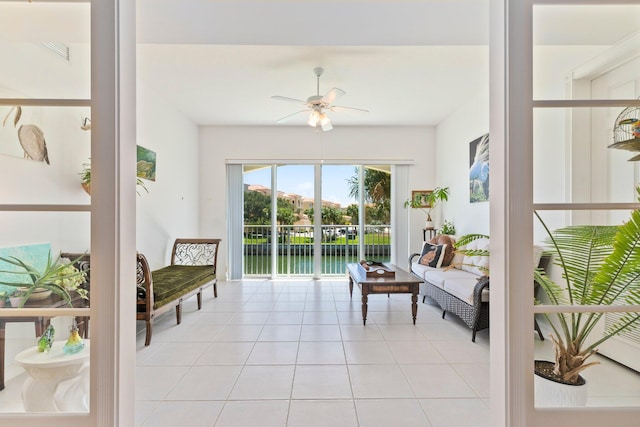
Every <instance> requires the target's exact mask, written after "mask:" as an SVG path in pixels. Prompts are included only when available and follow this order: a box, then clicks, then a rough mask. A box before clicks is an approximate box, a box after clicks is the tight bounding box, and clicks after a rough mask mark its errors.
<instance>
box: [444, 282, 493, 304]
mask: <svg viewBox="0 0 640 427" xmlns="http://www.w3.org/2000/svg"><path fill="white" fill-rule="evenodd" d="M479 279H480V278H479V277H478V276H475V277H469V278H456V279H450V280H445V281H444V287H443V289H444V290H445V291H446V292H448V293H450V294H451V295H453V296H455V297H457V298H459V299H461V300H462V301H464V302H466V303H467V304H471V305H473V289H474V288H475V286H476V284H477V283H478V280H479ZM487 301H489V288H485V289H484V290H483V291H482V302H487Z"/></svg>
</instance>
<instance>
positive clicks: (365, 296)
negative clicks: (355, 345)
mask: <svg viewBox="0 0 640 427" xmlns="http://www.w3.org/2000/svg"><path fill="white" fill-rule="evenodd" d="M368 295H369V289H368V287H367V286H366V285H365V284H362V324H363V325H366V324H367V301H369V296H368Z"/></svg>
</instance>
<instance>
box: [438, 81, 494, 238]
mask: <svg viewBox="0 0 640 427" xmlns="http://www.w3.org/2000/svg"><path fill="white" fill-rule="evenodd" d="M487 132H489V92H488V82H487V88H486V89H485V90H483V91H481V92H480V93H478V94H476V95H475V96H472V97H470V98H469V101H468V102H467V103H466V104H465V105H461V106H460V108H458V109H457V110H456V111H455V112H454V113H453V114H452V115H451V116H449V117H448V118H447V119H446V120H445V121H443V122H442V123H440V124H439V125H438V127H437V132H436V139H437V141H438V144H437V148H436V157H437V158H438V161H437V162H436V172H437V185H438V186H440V187H447V186H448V187H449V189H450V194H449V201H448V202H446V203H444V204H443V205H442V218H444V219H449V220H451V221H453V224H454V225H455V227H456V234H457V235H462V234H468V233H483V234H489V202H480V203H470V202H469V143H470V142H471V141H473V140H475V139H476V138H479V137H481V136H482V135H484V134H485V133H487ZM489 164H491V163H489ZM489 176H491V175H489ZM489 200H491V195H489Z"/></svg>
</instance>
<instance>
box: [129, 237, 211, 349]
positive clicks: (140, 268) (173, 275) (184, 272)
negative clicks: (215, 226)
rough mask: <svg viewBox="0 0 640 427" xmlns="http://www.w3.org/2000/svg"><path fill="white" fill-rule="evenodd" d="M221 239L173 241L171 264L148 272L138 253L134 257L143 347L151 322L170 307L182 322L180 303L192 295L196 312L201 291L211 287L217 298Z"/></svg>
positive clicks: (141, 255) (137, 317)
mask: <svg viewBox="0 0 640 427" xmlns="http://www.w3.org/2000/svg"><path fill="white" fill-rule="evenodd" d="M219 246H220V239H176V241H175V242H174V244H173V250H172V252H171V265H168V266H166V267H163V268H161V269H159V270H154V271H151V269H150V268H149V263H148V262H147V259H146V258H145V256H144V255H143V254H141V253H138V254H137V257H136V283H137V295H138V296H137V313H136V320H144V321H145V323H146V337H145V342H144V345H145V346H147V345H149V344H150V343H151V335H152V333H153V320H154V318H155V317H156V316H159V315H161V314H163V313H165V312H167V311H169V310H171V309H172V308H174V307H175V309H176V321H177V323H178V324H180V323H181V322H182V302H183V301H184V300H186V299H188V298H190V297H192V296H194V295H196V296H197V298H198V310H200V309H201V308H202V291H203V290H204V289H205V288H207V287H209V286H213V295H214V297H215V298H217V297H218V287H217V278H216V263H217V259H218V247H219Z"/></svg>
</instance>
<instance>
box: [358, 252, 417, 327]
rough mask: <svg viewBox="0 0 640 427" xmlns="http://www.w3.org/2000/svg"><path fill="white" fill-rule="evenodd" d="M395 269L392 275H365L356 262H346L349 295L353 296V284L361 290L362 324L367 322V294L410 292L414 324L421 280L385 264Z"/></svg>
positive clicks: (414, 322)
mask: <svg viewBox="0 0 640 427" xmlns="http://www.w3.org/2000/svg"><path fill="white" fill-rule="evenodd" d="M386 265H387V266H388V267H390V268H391V269H393V270H395V272H396V273H395V276H393V277H371V276H369V277H367V275H366V273H365V272H364V271H362V269H361V267H360V265H359V264H357V263H353V264H347V272H348V273H349V295H350V296H353V284H354V283H355V284H357V285H358V286H360V289H361V291H362V324H363V325H366V324H367V301H368V300H369V296H368V295H369V294H411V314H412V315H413V324H414V325H415V324H416V315H417V314H418V304H417V302H418V292H419V288H420V283H422V281H421V280H420V279H418V278H417V277H416V276H414V275H413V274H411V273H408V272H406V271H404V270H402V269H401V268H398V267H397V266H395V265H393V264H386Z"/></svg>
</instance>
